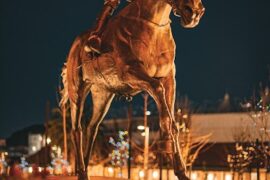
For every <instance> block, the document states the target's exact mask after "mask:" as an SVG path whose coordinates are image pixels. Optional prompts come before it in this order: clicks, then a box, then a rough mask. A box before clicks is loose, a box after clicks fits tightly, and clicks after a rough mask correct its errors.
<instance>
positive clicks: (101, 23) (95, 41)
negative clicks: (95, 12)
mask: <svg viewBox="0 0 270 180" xmlns="http://www.w3.org/2000/svg"><path fill="white" fill-rule="evenodd" d="M119 3H120V0H105V3H104V7H103V9H102V11H101V14H100V15H99V17H98V18H97V21H96V25H95V27H94V29H93V31H92V32H91V35H90V37H89V38H88V40H87V43H86V45H85V47H84V50H85V51H86V52H87V53H90V52H94V53H98V54H100V53H101V35H102V33H103V31H104V28H105V26H106V24H107V22H108V20H109V18H110V17H111V15H112V14H113V12H114V10H115V9H116V8H117V6H118V5H119Z"/></svg>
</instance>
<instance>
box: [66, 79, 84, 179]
mask: <svg viewBox="0 0 270 180" xmlns="http://www.w3.org/2000/svg"><path fill="white" fill-rule="evenodd" d="M88 90H89V88H88V87H87V86H86V85H84V84H82V85H81V86H80V88H79V90H78V93H77V98H76V99H75V102H73V101H71V102H70V110H71V120H72V142H73V145H74V149H75V155H76V162H77V169H76V171H77V173H78V179H79V180H87V179H88V177H87V171H86V168H85V164H84V158H83V142H82V141H83V137H82V126H81V119H82V113H83V108H84V102H85V99H86V97H87V95H88V92H89V91H88Z"/></svg>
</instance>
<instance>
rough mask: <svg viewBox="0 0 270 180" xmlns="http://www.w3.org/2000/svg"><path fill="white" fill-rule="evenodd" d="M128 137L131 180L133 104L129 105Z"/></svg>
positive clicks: (129, 177)
mask: <svg viewBox="0 0 270 180" xmlns="http://www.w3.org/2000/svg"><path fill="white" fill-rule="evenodd" d="M127 115H128V135H129V148H128V179H131V153H132V150H131V140H132V124H131V120H132V104H131V103H129V104H128V114H127Z"/></svg>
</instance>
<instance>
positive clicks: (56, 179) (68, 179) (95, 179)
mask: <svg viewBox="0 0 270 180" xmlns="http://www.w3.org/2000/svg"><path fill="white" fill-rule="evenodd" d="M46 180H77V177H75V176H49V177H47V178H46ZM90 180H127V179H123V178H112V177H100V176H92V177H90Z"/></svg>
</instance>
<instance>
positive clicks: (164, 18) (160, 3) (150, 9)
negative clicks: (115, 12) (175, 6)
mask: <svg viewBox="0 0 270 180" xmlns="http://www.w3.org/2000/svg"><path fill="white" fill-rule="evenodd" d="M171 10H172V8H171V6H170V5H169V4H168V3H167V2H166V0H134V1H133V2H132V3H131V4H130V5H129V6H128V7H127V9H125V10H124V11H123V12H122V13H121V14H122V15H124V16H128V17H135V18H141V19H144V20H147V21H150V22H153V23H155V24H160V25H164V24H168V23H169V22H170V13H171Z"/></svg>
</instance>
